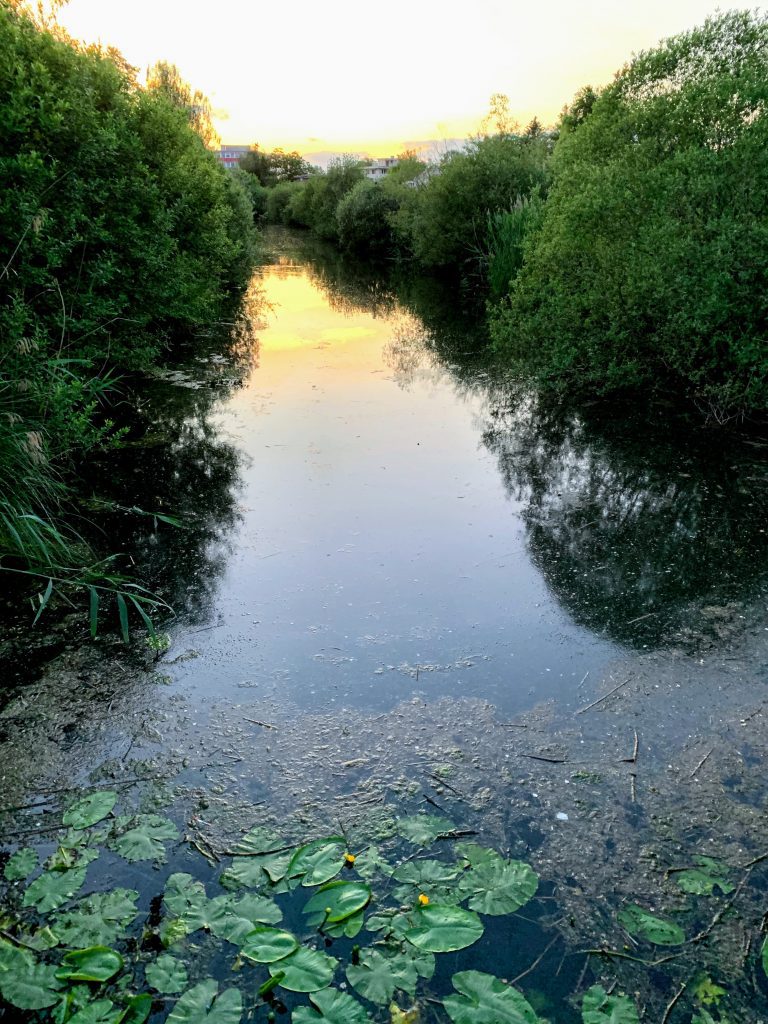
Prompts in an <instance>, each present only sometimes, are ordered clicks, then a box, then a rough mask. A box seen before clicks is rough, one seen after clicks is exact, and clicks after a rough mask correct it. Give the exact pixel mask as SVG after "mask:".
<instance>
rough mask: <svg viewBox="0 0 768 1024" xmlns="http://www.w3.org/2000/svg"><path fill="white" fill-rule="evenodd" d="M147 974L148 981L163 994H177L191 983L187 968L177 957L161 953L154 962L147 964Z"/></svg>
mask: <svg viewBox="0 0 768 1024" xmlns="http://www.w3.org/2000/svg"><path fill="white" fill-rule="evenodd" d="M145 974H146V976H147V982H148V984H149V985H151V987H152V988H153V989H155V990H156V991H157V992H162V994H163V995H176V993H177V992H181V991H183V990H184V989H185V988H186V987H187V985H188V984H189V977H188V975H187V968H186V967H185V966H184V964H183V963H182V962H181V960H177V959H176V957H173V956H168V954H167V953H163V954H161V955H160V956H159V957H158V958H157V960H155V962H154V963H152V964H147V967H146V970H145Z"/></svg>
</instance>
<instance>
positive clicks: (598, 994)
mask: <svg viewBox="0 0 768 1024" xmlns="http://www.w3.org/2000/svg"><path fill="white" fill-rule="evenodd" d="M581 1019H582V1022H583V1024H639V1022H640V1018H639V1017H638V1015H637V1010H636V1009H635V1004H634V1003H633V1002H632V1000H631V999H628V998H627V997H626V996H622V995H616V996H613V995H611V996H609V995H608V993H607V992H606V991H605V989H604V988H603V986H602V985H593V986H592V988H590V989H588V990H587V991H586V992H585V993H584V1001H583V1003H582V1005H581Z"/></svg>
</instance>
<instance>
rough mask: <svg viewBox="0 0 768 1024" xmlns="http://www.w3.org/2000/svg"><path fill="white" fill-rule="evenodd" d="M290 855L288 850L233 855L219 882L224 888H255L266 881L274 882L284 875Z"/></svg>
mask: <svg viewBox="0 0 768 1024" xmlns="http://www.w3.org/2000/svg"><path fill="white" fill-rule="evenodd" d="M291 857H292V852H291V851H290V850H287V851H283V852H282V853H265V854H262V855H261V856H257V857H233V858H232V863H231V864H230V866H229V867H228V868H227V870H226V871H224V872H223V873H222V876H221V884H222V885H223V886H224V887H225V888H226V889H238V888H240V887H241V886H245V887H248V888H253V889H256V888H259V887H261V886H262V885H265V884H267V883H271V884H274V883H275V882H279V881H280V880H281V879H282V878H283V877H284V876H285V872H286V871H287V870H288V864H289V863H290V860H291Z"/></svg>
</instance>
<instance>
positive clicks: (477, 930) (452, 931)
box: [405, 904, 483, 953]
mask: <svg viewBox="0 0 768 1024" xmlns="http://www.w3.org/2000/svg"><path fill="white" fill-rule="evenodd" d="M411 920H412V922H413V926H412V927H411V928H409V929H408V931H407V932H406V933H405V938H406V939H407V940H408V941H409V942H411V943H413V945H414V946H418V948H419V949H424V950H426V951H427V952H429V953H451V952H453V951H454V950H456V949H465V948H466V947H467V946H471V945H472V943H473V942H477V940H478V939H479V938H480V936H481V935H482V934H483V924H482V922H481V920H480V918H479V917H478V916H477V914H475V913H473V912H472V911H471V910H463V909H462V908H461V907H451V906H440V905H438V904H432V905H430V906H428V907H421V908H420V909H419V910H416V911H414V913H413V914H412V915H411Z"/></svg>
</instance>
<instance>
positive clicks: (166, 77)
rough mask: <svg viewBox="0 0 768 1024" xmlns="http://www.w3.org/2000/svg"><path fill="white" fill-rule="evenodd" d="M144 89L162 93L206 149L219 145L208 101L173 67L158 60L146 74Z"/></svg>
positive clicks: (173, 65)
mask: <svg viewBox="0 0 768 1024" xmlns="http://www.w3.org/2000/svg"><path fill="white" fill-rule="evenodd" d="M147 88H148V89H150V90H152V91H155V92H159V93H162V95H163V96H165V98H166V99H167V100H168V101H169V102H170V103H172V104H173V105H174V106H175V107H178V109H179V110H183V111H184V113H185V114H186V116H187V119H188V121H189V123H190V125H191V126H192V127H193V128H194V130H195V131H196V132H197V134H198V135H199V136H200V138H201V139H202V140H203V142H204V143H205V144H206V146H207V147H208V148H209V149H213V148H215V147H217V146H218V145H219V144H220V142H221V140H220V138H219V135H218V132H217V131H216V129H215V128H214V126H213V109H212V107H211V102H210V100H209V99H208V97H207V96H205V95H204V94H203V93H202V92H200V90H199V89H195V90H194V91H193V90H192V88H191V86H190V85H189V83H187V82H185V81H184V79H183V78H182V76H181V72H180V71H179V69H178V68H177V67H176V65H175V64H168V63H167V62H166V61H164V60H161V61H158V62H157V64H155V65H154V66H153V67H151V68H150V69H149V71H148V72H147Z"/></svg>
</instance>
